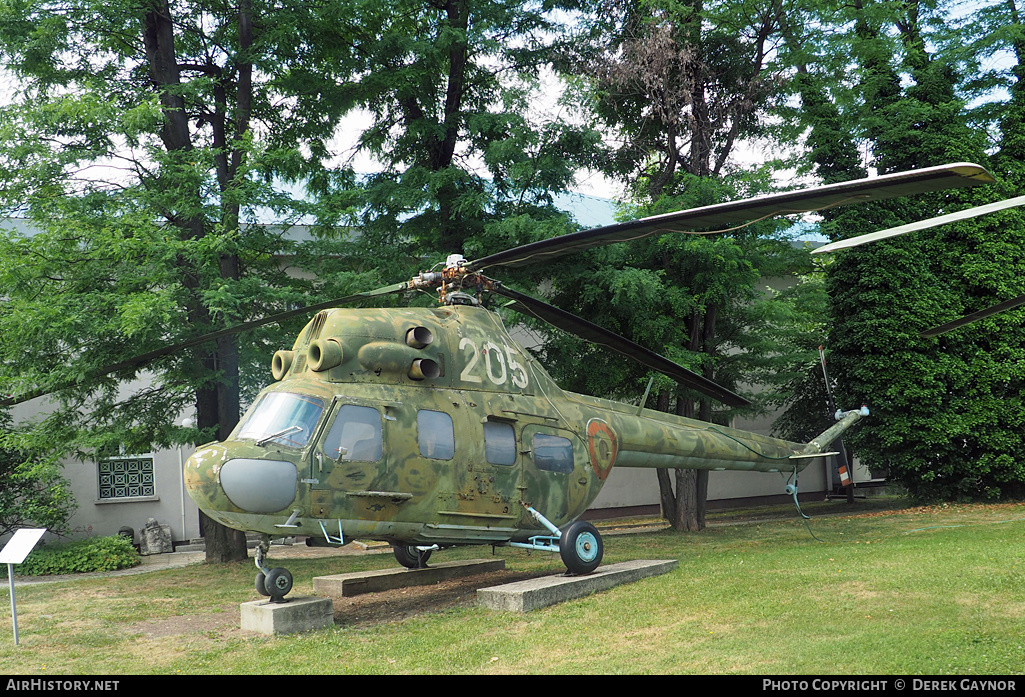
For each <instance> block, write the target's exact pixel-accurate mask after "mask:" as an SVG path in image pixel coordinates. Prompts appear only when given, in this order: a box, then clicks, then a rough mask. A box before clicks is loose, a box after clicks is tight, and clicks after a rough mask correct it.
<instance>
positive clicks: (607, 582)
mask: <svg viewBox="0 0 1025 697" xmlns="http://www.w3.org/2000/svg"><path fill="white" fill-rule="evenodd" d="M677 564H678V562H677V561H676V560H675V559H670V560H665V561H657V560H638V561H628V562H621V563H619V564H610V565H608V566H599V567H598V568H597V569H596V570H595V571H594V572H593V573H590V574H587V575H584V576H569V575H566V574H563V575H559V576H545V577H542V578H532V579H528V580H526V581H517V582H516V583H507V584H505V585H501V586H492V587H490V588H481V589H479V590H478V591H477V604H478V605H480V606H482V607H486V608H490V609H492V610H508V611H512V612H529V611H531V610H536V609H538V608H542V607H548V606H549V605H555V604H556V603H561V602H565V601H567V600H575V599H576V598H583V597H584V596H586V595H591V594H592V593H597V592H600V591H604V590H608V589H609V588H614V587H615V586H621V585H623V584H624V583H632V582H634V581H640V580H641V579H644V578H649V577H651V576H657V575H659V574H665V573H669V572H670V571H672V570H673V569H675V568H676V566H677Z"/></svg>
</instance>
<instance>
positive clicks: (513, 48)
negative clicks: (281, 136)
mask: <svg viewBox="0 0 1025 697" xmlns="http://www.w3.org/2000/svg"><path fill="white" fill-rule="evenodd" d="M578 4H579V3H577V2H575V1H574V0H560V1H558V2H545V3H539V2H528V3H523V2H514V1H513V0H500V1H497V2H494V1H491V2H484V1H481V0H446V1H444V2H431V1H427V0H396V1H394V2H391V3H376V2H367V3H359V4H357V10H356V11H355V12H354V13H353V14H351V15H350V16H349V17H348V18H344V19H343V20H342V21H338V18H337V17H336V16H334V15H332V16H330V17H324V21H323V22H322V23H321V24H318V25H316V26H314V27H313V28H312V29H311V34H310V41H309V43H310V44H311V45H316V46H319V47H320V50H322V51H324V52H325V55H324V57H323V58H324V62H325V64H332V61H333V62H334V63H333V64H334V66H335V70H334V71H333V72H332V75H331V78H332V79H333V80H334V81H335V83H336V87H335V88H334V91H333V98H334V99H336V100H338V101H339V102H340V103H344V104H346V105H351V106H353V107H359V108H362V109H364V110H366V111H367V112H369V115H370V118H371V120H372V123H371V124H370V125H369V127H367V128H366V130H365V131H363V133H362V134H361V136H360V138H359V141H358V143H357V145H356V150H357V151H358V152H362V153H366V154H370V155H372V156H374V157H375V158H376V159H377V160H378V161H379V162H380V163H381V165H382V166H381V169H380V171H378V172H375V173H373V174H370V175H367V176H365V177H363V178H362V179H361V180H360V181H358V182H356V184H355V185H354V186H350V187H348V188H345V189H342V190H341V191H336V194H337V195H339V196H341V197H343V198H345V199H346V200H349V201H351V203H352V206H353V207H354V208H355V210H356V212H357V216H356V217H357V220H358V223H359V225H360V229H361V231H362V235H363V238H362V239H363V241H364V242H365V243H366V244H367V245H370V246H372V248H374V249H378V250H382V251H384V253H389V252H388V250H398V251H400V253H401V254H403V255H404V256H405V257H406V258H407V259H408V260H410V261H411V262H413V263H416V264H420V263H422V261H423V259H422V257H423V256H424V255H425V254H426V255H427V256H428V258H431V259H437V258H439V257H440V258H444V255H447V254H450V253H463V254H472V255H475V256H476V255H482V254H484V253H486V251H489V250H492V251H493V250H496V249H499V248H505V247H508V246H513V245H515V244H518V243H520V242H524V241H528V240H531V239H536V238H539V237H542V236H551V235H552V234H554V233H556V232H564V231H566V230H567V229H568V228H567V226H566V225H567V223H566V221H565V220H563V218H564V216H562V215H561V214H560V213H559V212H558V211H556V210H555V209H554V207H553V206H552V196H553V194H555V193H557V192H559V191H562V190H565V189H566V187H567V186H568V184H569V183H570V182H572V180H573V177H574V173H575V171H576V169H577V168H578V167H579V166H581V165H588V164H593V161H594V158H595V154H594V151H595V145H596V144H597V143H598V137H597V135H596V134H595V132H594V131H593V130H592V129H590V128H588V127H586V126H579V125H573V124H570V123H564V122H562V121H560V120H558V119H554V118H550V117H546V116H545V115H544V113H543V111H542V110H539V109H536V108H535V107H536V104H537V102H538V101H539V92H540V89H539V79H540V76H541V75H542V73H543V71H545V70H546V67H547V65H548V64H549V63H550V62H551V60H552V56H553V51H554V50H555V48H556V47H557V46H558V45H559V43H560V42H562V41H565V40H566V28H565V27H564V25H563V23H562V22H561V21H560V20H559V19H558V16H559V13H560V12H563V13H572V12H573V11H574V10H575V8H576V6H577V5H578ZM414 270H419V269H417V268H415V267H413V266H411V267H410V271H414Z"/></svg>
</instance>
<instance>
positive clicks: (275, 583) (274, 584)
mask: <svg viewBox="0 0 1025 697" xmlns="http://www.w3.org/2000/svg"><path fill="white" fill-rule="evenodd" d="M256 578H257V581H256V582H257V588H256V591H257V592H259V591H260V587H259V583H260V580H259V579H260V577H259V576H257V577H256ZM263 585H264V588H265V589H266V591H267V595H269V596H270V601H271V602H272V603H280V602H284V599H285V596H286V595H288V592H289V591H290V590H292V574H291V573H289V571H288V569H283V568H280V567H279V568H276V569H271V570H270V571H268V572H267V574H266V576H265V578H264V580H263Z"/></svg>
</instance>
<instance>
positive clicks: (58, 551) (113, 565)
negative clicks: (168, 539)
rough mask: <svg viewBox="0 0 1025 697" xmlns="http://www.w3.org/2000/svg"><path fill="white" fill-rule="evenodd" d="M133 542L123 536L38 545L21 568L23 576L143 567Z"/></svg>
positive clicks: (18, 568)
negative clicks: (140, 565)
mask: <svg viewBox="0 0 1025 697" xmlns="http://www.w3.org/2000/svg"><path fill="white" fill-rule="evenodd" d="M140 563H141V562H140V560H139V553H138V552H137V551H136V550H135V547H133V546H132V541H131V540H129V539H128V538H125V537H121V536H120V535H111V536H110V537H95V538H91V539H88V540H76V541H74V542H62V543H50V544H43V545H37V546H36V548H35V549H33V550H32V551H31V552H29V554H28V556H27V557H25V561H24V562H22V563H21V564H19V565H18V567H17V572H18V573H19V574H20V575H22V576H48V575H51V574H52V575H56V574H82V573H90V572H94V571H117V570H118V569H129V568H131V567H133V566H138V565H139V564H140Z"/></svg>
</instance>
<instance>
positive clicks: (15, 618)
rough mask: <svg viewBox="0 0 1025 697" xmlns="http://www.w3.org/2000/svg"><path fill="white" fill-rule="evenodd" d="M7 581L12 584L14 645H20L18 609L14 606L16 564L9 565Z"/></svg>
mask: <svg viewBox="0 0 1025 697" xmlns="http://www.w3.org/2000/svg"><path fill="white" fill-rule="evenodd" d="M7 580H8V582H9V583H10V584H11V621H12V622H14V645H15V646H17V645H18V609H17V608H16V607H15V606H14V564H8V565H7Z"/></svg>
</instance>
